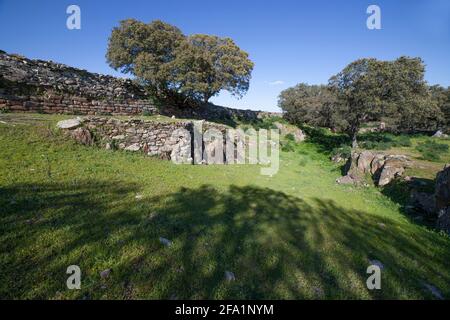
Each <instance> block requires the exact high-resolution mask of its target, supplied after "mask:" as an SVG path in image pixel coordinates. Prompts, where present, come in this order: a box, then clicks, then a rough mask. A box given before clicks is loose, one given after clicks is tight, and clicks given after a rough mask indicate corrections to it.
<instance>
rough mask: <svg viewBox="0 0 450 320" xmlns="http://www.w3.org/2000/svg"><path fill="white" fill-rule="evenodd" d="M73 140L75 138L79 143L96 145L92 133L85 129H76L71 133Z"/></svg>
mask: <svg viewBox="0 0 450 320" xmlns="http://www.w3.org/2000/svg"><path fill="white" fill-rule="evenodd" d="M70 135H71V136H72V138H74V139H75V140H76V141H77V142H78V143H81V144H84V145H86V146H90V145H92V144H93V143H94V140H93V138H92V134H91V132H90V131H89V130H88V129H86V128H83V127H79V128H76V129H75V130H73V131H71V132H70Z"/></svg>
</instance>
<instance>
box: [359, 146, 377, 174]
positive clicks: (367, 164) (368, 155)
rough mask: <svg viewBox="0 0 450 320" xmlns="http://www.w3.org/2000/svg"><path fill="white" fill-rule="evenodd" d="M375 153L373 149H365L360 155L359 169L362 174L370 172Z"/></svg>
mask: <svg viewBox="0 0 450 320" xmlns="http://www.w3.org/2000/svg"><path fill="white" fill-rule="evenodd" d="M374 157H375V155H374V154H373V153H372V152H371V151H363V152H361V154H360V155H359V157H358V171H359V172H361V173H362V174H365V173H369V172H370V169H371V164H372V160H373V158H374Z"/></svg>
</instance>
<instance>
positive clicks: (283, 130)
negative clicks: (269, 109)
mask: <svg viewBox="0 0 450 320" xmlns="http://www.w3.org/2000/svg"><path fill="white" fill-rule="evenodd" d="M274 125H275V126H276V127H277V128H278V130H280V134H281V135H282V136H285V135H287V134H291V135H292V136H293V137H294V141H295V142H297V143H299V142H302V141H305V139H306V135H305V134H304V133H303V131H302V130H301V129H300V128H297V127H294V126H287V125H284V124H282V123H279V122H275V123H274Z"/></svg>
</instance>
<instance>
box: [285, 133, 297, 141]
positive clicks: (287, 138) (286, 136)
mask: <svg viewBox="0 0 450 320" xmlns="http://www.w3.org/2000/svg"><path fill="white" fill-rule="evenodd" d="M285 139H286V140H288V141H295V137H294V135H293V134H292V133H288V134H286V135H285Z"/></svg>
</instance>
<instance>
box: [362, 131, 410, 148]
mask: <svg viewBox="0 0 450 320" xmlns="http://www.w3.org/2000/svg"><path fill="white" fill-rule="evenodd" d="M359 140H360V142H361V147H362V148H364V149H373V150H388V149H390V148H394V147H411V145H412V143H411V138H410V136H408V135H405V134H401V135H394V134H391V133H366V134H363V135H361V136H359Z"/></svg>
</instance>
